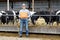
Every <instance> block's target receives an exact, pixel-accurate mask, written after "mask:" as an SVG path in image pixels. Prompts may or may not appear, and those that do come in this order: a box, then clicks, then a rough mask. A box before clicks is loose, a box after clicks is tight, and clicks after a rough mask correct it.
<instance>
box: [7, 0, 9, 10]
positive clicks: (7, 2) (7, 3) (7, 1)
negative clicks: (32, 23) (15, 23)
mask: <svg viewBox="0 0 60 40" xmlns="http://www.w3.org/2000/svg"><path fill="white" fill-rule="evenodd" d="M7 10H9V0H7Z"/></svg>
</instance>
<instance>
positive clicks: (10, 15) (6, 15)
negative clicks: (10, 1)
mask: <svg viewBox="0 0 60 40" xmlns="http://www.w3.org/2000/svg"><path fill="white" fill-rule="evenodd" d="M1 13H2V16H1V22H2V23H3V24H5V23H7V24H8V23H9V22H12V23H13V24H14V20H15V19H16V14H15V11H1Z"/></svg>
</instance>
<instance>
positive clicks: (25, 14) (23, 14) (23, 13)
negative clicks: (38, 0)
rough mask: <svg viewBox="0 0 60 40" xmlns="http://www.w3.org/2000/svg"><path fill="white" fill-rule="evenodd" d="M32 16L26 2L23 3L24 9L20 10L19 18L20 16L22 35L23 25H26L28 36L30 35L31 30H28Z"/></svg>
mask: <svg viewBox="0 0 60 40" xmlns="http://www.w3.org/2000/svg"><path fill="white" fill-rule="evenodd" d="M29 17H30V12H29V10H28V9H26V4H24V3H23V4H22V9H21V10H20V11H19V18H20V32H19V34H20V37H22V30H23V26H24V25H25V27H26V36H28V33H29V30H28V18H29Z"/></svg>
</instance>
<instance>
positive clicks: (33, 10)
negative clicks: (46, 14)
mask: <svg viewBox="0 0 60 40" xmlns="http://www.w3.org/2000/svg"><path fill="white" fill-rule="evenodd" d="M32 11H34V0H32Z"/></svg>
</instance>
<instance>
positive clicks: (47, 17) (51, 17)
mask: <svg viewBox="0 0 60 40" xmlns="http://www.w3.org/2000/svg"><path fill="white" fill-rule="evenodd" d="M34 15H37V16H34ZM38 15H39V16H38ZM40 15H50V16H40ZM52 15H56V13H55V11H54V12H49V11H40V12H36V13H34V14H33V15H32V17H31V21H32V23H33V24H35V21H36V20H37V19H38V18H39V17H43V18H44V19H45V21H46V23H47V24H48V23H49V22H50V23H53V22H54V21H57V22H59V16H52Z"/></svg>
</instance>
